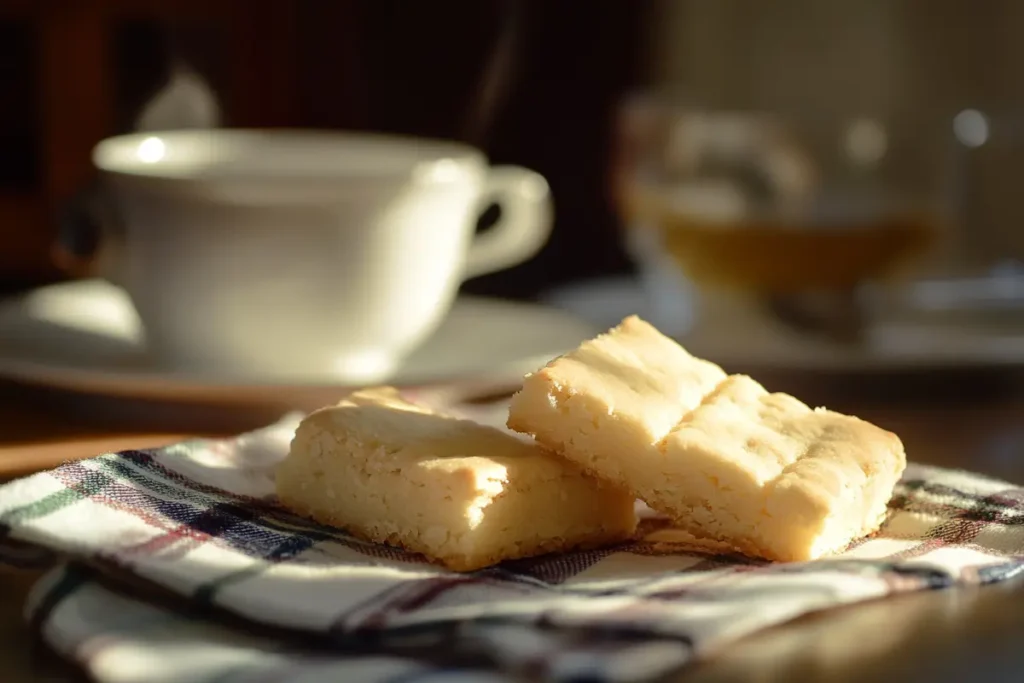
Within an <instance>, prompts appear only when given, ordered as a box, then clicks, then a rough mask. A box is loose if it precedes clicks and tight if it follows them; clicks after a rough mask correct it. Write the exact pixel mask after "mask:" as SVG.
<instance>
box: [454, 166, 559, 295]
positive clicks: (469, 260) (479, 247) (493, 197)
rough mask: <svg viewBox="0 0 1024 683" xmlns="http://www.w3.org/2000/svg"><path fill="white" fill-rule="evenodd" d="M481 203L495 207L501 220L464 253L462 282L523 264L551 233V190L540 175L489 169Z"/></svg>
mask: <svg viewBox="0 0 1024 683" xmlns="http://www.w3.org/2000/svg"><path fill="white" fill-rule="evenodd" d="M484 201H485V202H486V203H490V202H493V203H496V204H498V205H499V206H500V207H501V218H500V219H498V222H497V223H496V224H495V225H493V226H492V227H491V228H490V229H489V230H487V231H486V232H484V233H483V234H482V235H477V236H476V237H475V238H474V240H473V243H472V244H471V245H470V247H469V252H468V253H467V254H466V264H465V267H464V269H463V279H468V278H471V277H476V276H477V275H484V274H486V273H493V272H494V271H497V270H502V269H505V268H509V267H511V266H514V265H517V264H519V263H522V262H523V261H525V260H527V259H528V258H530V257H531V256H533V255H534V254H536V253H537V252H538V251H540V248H541V247H543V246H544V243H545V242H547V240H548V236H549V235H550V234H551V226H552V223H553V221H554V210H553V206H552V203H551V191H550V189H549V188H548V183H547V181H546V180H544V177H543V176H541V175H540V174H539V173H535V172H534V171H531V170H529V169H526V168H522V167H521V166H495V167H493V168H491V169H490V174H489V176H488V179H487V186H486V188H485V190H484Z"/></svg>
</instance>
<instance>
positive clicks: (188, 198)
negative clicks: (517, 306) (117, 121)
mask: <svg viewBox="0 0 1024 683" xmlns="http://www.w3.org/2000/svg"><path fill="white" fill-rule="evenodd" d="M93 162H94V164H95V165H96V167H97V168H98V169H99V171H100V179H101V181H102V187H103V192H102V194H101V197H102V198H103V200H104V201H102V202H99V203H98V206H100V207H102V208H103V209H104V210H105V211H106V215H105V216H103V217H102V218H100V219H99V221H98V222H99V223H100V224H101V225H102V226H103V230H102V233H103V240H102V244H101V245H100V246H101V248H100V249H99V251H98V255H99V258H98V263H99V267H100V273H101V274H102V275H104V276H106V277H107V278H108V279H110V280H111V281H113V282H115V283H116V284H119V285H121V286H122V287H124V289H125V290H126V291H127V292H128V294H129V295H130V296H131V299H132V301H133V302H134V304H135V307H136V309H137V310H138V313H139V317H140V318H141V320H142V322H143V325H144V327H145V331H146V337H147V343H148V344H149V345H150V346H151V348H152V349H153V350H154V351H155V352H156V353H158V354H159V355H160V356H162V357H164V358H165V359H166V360H167V362H170V363H173V364H174V365H175V366H181V367H186V368H189V369H195V370H200V371H203V372H210V373H217V374H220V375H244V376H247V377H251V376H253V375H254V374H258V375H259V376H266V377H267V378H268V379H283V380H297V379H324V378H330V379H334V380H342V381H348V382H355V383H358V382H377V381H382V380H385V379H386V378H387V377H388V376H389V375H390V374H391V373H392V372H393V371H394V370H395V368H396V366H397V365H398V364H399V363H400V362H401V361H402V359H403V358H404V357H405V356H406V355H407V354H408V353H410V352H411V351H412V350H413V349H415V348H416V347H417V346H418V345H419V344H420V343H421V342H422V341H424V339H425V338H426V337H427V336H429V335H430V333H431V332H432V331H433V330H434V329H435V327H436V326H437V325H438V324H439V323H440V321H441V320H442V318H443V317H444V315H445V313H446V312H447V311H448V309H449V306H450V305H451V303H452V301H453V299H454V297H455V295H456V293H457V290H458V287H459V284H460V283H461V282H462V281H463V280H464V279H466V278H468V277H471V276H474V275H479V274H482V273H488V272H492V271H496V270H501V269H503V268H507V267H509V266H512V265H515V264H517V263H519V262H522V261H524V260H526V259H527V258H529V257H531V256H532V255H533V254H535V253H536V252H537V251H538V250H539V249H540V247H541V246H542V245H543V244H544V242H545V241H546V240H547V237H548V234H549V232H550V229H551V213H552V212H551V202H550V197H549V192H548V186H547V183H546V182H545V181H544V179H543V178H542V177H541V176H540V175H538V174H537V173H534V172H533V171H529V170H527V169H524V168H519V167H512V166H498V167H493V168H490V167H488V165H487V161H486V159H485V158H484V156H483V155H482V154H481V153H480V152H479V151H477V150H475V149H473V148H471V147H468V146H466V145H462V144H458V143H453V142H441V141H433V140H422V139H415V138H402V137H392V136H377V135H370V134H361V133H336V132H316V131H249V130H230V129H220V130H188V131H174V132H166V133H146V134H139V135H126V136H120V137H114V138H109V139H107V140H104V141H102V142H101V143H99V145H97V147H96V148H95V150H94V152H93ZM492 202H493V203H497V204H498V205H499V206H500V207H501V210H502V213H501V219H500V220H499V221H498V223H497V224H496V225H495V226H494V227H493V228H491V229H489V230H487V231H486V232H484V233H482V234H481V235H479V236H474V228H475V226H476V221H477V219H478V217H479V215H480V212H481V211H482V210H483V209H484V208H486V206H488V205H489V204H490V203H492ZM95 208H96V205H94V206H93V209H94V210H95Z"/></svg>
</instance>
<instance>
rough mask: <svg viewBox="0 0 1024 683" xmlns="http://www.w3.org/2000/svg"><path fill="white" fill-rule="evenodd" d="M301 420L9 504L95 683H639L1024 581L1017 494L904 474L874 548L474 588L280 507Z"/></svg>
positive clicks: (624, 552)
mask: <svg viewBox="0 0 1024 683" xmlns="http://www.w3.org/2000/svg"><path fill="white" fill-rule="evenodd" d="M298 418H299V416H296V415H292V416H288V417H286V418H285V419H283V420H282V421H281V422H280V423H278V424H276V425H273V426H271V427H268V428H266V429H263V430H260V431H258V432H254V433H251V434H246V435H242V436H240V437H237V438H235V439H227V440H199V441H192V442H188V443H182V444H178V445H175V446H170V447H167V448H162V449H158V450H152V451H128V452H123V453H112V454H106V455H102V456H99V457H97V458H93V459H90V460H86V461H81V462H73V463H67V464H65V465H63V466H62V467H59V468H57V469H55V470H53V471H50V472H45V473H41V474H37V475H34V476H32V477H28V478H25V479H22V480H19V481H16V482H12V483H10V484H8V485H6V486H4V487H2V488H0V525H2V526H0V534H2V536H3V537H4V539H5V544H6V546H7V551H8V552H7V553H6V555H7V556H9V557H10V558H14V559H19V560H20V561H23V562H24V561H28V560H29V559H31V558H32V551H33V549H42V550H45V551H47V552H50V553H54V554H56V555H57V556H59V557H61V558H65V560H66V563H65V564H64V565H63V566H62V567H60V568H58V569H56V570H54V571H53V572H52V573H51V574H50V575H48V577H47V578H46V579H45V580H44V581H42V582H41V583H40V584H39V585H38V586H37V587H36V589H35V590H34V593H33V596H32V598H31V600H30V604H29V605H28V606H27V613H28V615H29V618H30V619H31V620H32V623H33V624H34V625H35V626H36V627H37V628H38V629H39V630H40V633H41V634H42V636H43V638H44V639H46V640H47V641H48V642H49V643H50V644H51V645H52V646H53V647H54V648H55V649H56V650H57V651H59V652H61V653H63V654H64V655H65V656H67V657H68V658H69V659H71V660H73V661H75V662H77V663H79V664H80V665H81V666H82V667H84V668H85V669H86V670H87V672H88V673H89V674H90V675H91V676H92V677H93V678H94V679H95V680H97V681H101V682H110V683H114V682H117V683H120V682H122V681H164V680H167V681H170V680H174V681H197V682H204V683H205V682H211V683H212V681H226V680H230V681H249V680H259V681H277V680H281V681H299V680H310V681H313V680H332V679H334V680H346V681H357V682H360V681H366V682H367V683H378V682H380V683H383V682H385V681H399V680H400V681H431V680H448V681H505V680H534V681H536V680H551V681H569V680H573V681H578V680H588V681H590V680H593V681H633V680H642V679H646V678H651V677H656V676H659V675H663V674H665V673H667V672H670V671H672V670H673V669H676V668H678V667H681V666H683V665H685V664H686V663H687V662H690V661H693V659H694V658H696V657H699V656H701V655H704V654H706V653H709V652H711V651H713V650H714V649H715V648H718V647H721V646H722V645H723V644H725V643H728V642H730V641H732V640H734V639H736V638H739V637H741V636H743V635H746V634H749V633H751V632H753V631H756V630H758V629H762V628H765V627H767V626H770V625H772V624H777V623H779V622H782V621H786V620H789V619H792V618H794V617H797V616H799V615H801V614H805V613H808V612H811V611H816V610H822V609H826V608H829V607H834V606H837V605H842V604H847V603H851V602H856V601H860V600H868V599H874V598H880V597H883V596H886V595H891V594H894V593H897V592H901V591H909V590H919V589H930V588H944V587H948V586H952V585H955V584H978V583H987V582H994V581H1000V580H1004V579H1007V578H1009V577H1011V576H1014V575H1016V574H1020V573H1022V572H1024V490H1022V489H1020V488H1015V487H1013V486H1011V485H1009V484H1007V483H1004V482H999V481H994V480H990V479H986V478H983V477H979V476H976V475H972V474H968V473H964V472H956V471H949V470H940V469H935V468H929V467H922V466H914V465H911V466H910V467H908V469H907V472H906V475H905V477H904V479H903V481H902V482H901V483H900V485H899V488H898V490H897V491H896V494H895V496H894V498H893V500H892V503H891V515H890V517H889V519H888V520H887V522H886V523H885V525H884V527H883V529H882V530H881V532H880V533H879V534H878V535H877V536H876V537H874V538H872V539H869V540H867V541H864V542H862V543H860V544H858V545H856V546H855V547H852V548H850V549H849V550H848V551H847V552H846V553H844V554H843V555H841V556H837V557H835V558H831V559H828V560H822V561H817V562H809V563H802V564H769V563H763V562H755V561H751V560H744V559H741V558H723V557H718V558H710V557H707V556H701V555H695V554H691V553H688V552H687V551H686V549H685V548H684V547H682V546H679V545H676V544H675V543H674V542H673V538H672V531H671V530H670V529H667V528H663V526H661V525H662V524H663V523H661V522H659V521H658V520H657V519H651V520H647V521H646V522H645V529H646V530H647V533H646V535H645V536H644V537H643V538H641V540H639V541H636V542H633V543H630V544H626V545H622V546H618V547H614V548H607V549H604V550H598V551H588V552H578V553H571V554H566V555H558V556H548V557H542V558H536V559H531V560H522V561H516V562H510V563H506V564H504V565H502V566H499V567H494V568H490V569H487V570H483V571H479V572H476V573H473V574H468V575H460V574H454V573H450V572H447V571H445V570H443V569H439V568H437V567H434V566H431V565H429V564H425V563H423V562H422V561H421V560H419V559H418V558H417V557H414V556H410V555H408V554H406V553H404V552H402V551H399V550H395V549H391V548H387V547H383V546H376V545H372V544H368V543H365V542H362V541H360V540H357V539H355V538H352V537H351V536H349V535H347V534H345V533H344V532H341V531H339V530H337V529H332V528H328V527H324V526H320V525H317V524H314V523H312V522H309V521H308V520H305V519H301V518H298V517H296V516H294V515H292V514H290V513H288V512H287V511H284V510H282V509H280V508H279V507H277V506H276V504H275V501H274V498H273V494H272V492H273V478H272V477H273V468H274V465H275V463H276V462H278V461H279V460H280V459H281V458H282V457H283V456H284V455H285V453H286V451H287V445H288V442H289V440H290V438H291V436H292V433H293V431H294V428H295V426H296V424H297V421H298Z"/></svg>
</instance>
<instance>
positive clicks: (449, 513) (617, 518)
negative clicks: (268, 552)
mask: <svg viewBox="0 0 1024 683" xmlns="http://www.w3.org/2000/svg"><path fill="white" fill-rule="evenodd" d="M277 495H278V498H279V499H280V501H281V502H282V503H283V504H284V505H285V506H286V507H288V508H290V509H292V510H293V511H295V512H297V513H299V514H301V515H305V516H308V517H311V518H313V519H315V520H317V521H319V522H321V523H324V524H329V525H334V526H338V527H343V528H345V529H347V530H349V531H350V532H352V533H353V534H356V535H358V536H360V537H362V538H365V539H367V540H370V541H374V542H378V543H388V544H391V545H395V546H400V547H403V548H405V549H407V550H410V551H413V552H416V553H420V554H422V555H424V556H426V557H427V558H430V559H433V560H435V561H438V562H440V563H442V564H444V565H446V566H447V567H449V568H451V569H454V570H456V571H471V570H474V569H479V568H482V567H486V566H489V565H492V564H495V563H497V562H500V561H502V560H507V559H513V558H521V557H527V556H531V555H538V554H542V553H546V552H554V551H563V550H569V549H572V548H581V547H594V546H598V545H604V544H608V543H614V542H618V541H623V540H626V539H628V538H630V537H631V536H632V535H633V533H634V531H635V530H636V524H637V520H636V514H635V512H634V502H635V498H634V497H633V496H632V495H631V494H629V493H628V492H626V491H625V490H624V489H623V488H621V487H618V486H614V485H612V484H608V483H604V482H601V481H600V480H598V479H596V478H593V477H591V476H589V475H586V474H584V473H583V472H582V471H581V470H580V469H579V468H578V467H576V466H575V465H572V464H570V463H568V462H566V461H564V460H563V459H561V458H557V457H556V456H554V455H553V454H551V453H550V452H548V451H546V450H545V449H543V448H541V447H540V446H538V445H536V444H534V443H532V442H528V441H525V440H523V439H521V438H519V437H517V436H515V435H512V434H509V433H506V432H504V431H501V430H498V429H495V428H493V427H487V426H484V425H480V424H477V423H475V422H471V421H469V420H462V419H457V418H454V417H451V416H447V415H443V414H440V413H436V412H433V411H431V410H428V409H426V408H424V407H420V406H417V405H414V404H412V403H409V402H407V401H405V400H404V399H403V398H401V396H400V395H399V393H398V392H397V391H396V390H394V389H392V388H390V387H380V388H375V389H368V390H363V391H360V392H357V393H355V394H353V395H351V396H350V397H348V398H347V399H346V400H344V401H342V402H341V403H339V404H338V405H336V406H333V407H328V408H323V409H321V410H318V411H316V412H314V413H312V414H311V415H310V416H308V417H307V418H306V419H305V420H304V421H303V422H302V423H301V425H300V426H299V428H298V430H297V432H296V435H295V439H294V440H293V442H292V447H291V452H290V453H289V455H288V457H287V459H286V460H285V461H284V462H283V463H282V464H281V465H280V466H279V468H278V471H277Z"/></svg>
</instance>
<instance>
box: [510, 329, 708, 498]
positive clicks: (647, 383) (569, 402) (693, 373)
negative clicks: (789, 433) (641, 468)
mask: <svg viewBox="0 0 1024 683" xmlns="http://www.w3.org/2000/svg"><path fill="white" fill-rule="evenodd" d="M725 377H726V374H725V372H724V371H723V370H722V369H721V368H720V367H718V366H717V365H715V364H714V363H710V362H708V361H705V360H701V359H699V358H695V357H693V356H691V355H690V354H689V353H688V352H687V351H686V350H685V349H684V348H683V347H681V346H680V345H679V344H677V343H676V342H674V341H672V340H671V339H669V338H668V337H666V336H665V335H663V334H662V333H661V332H659V331H658V330H656V329H655V328H654V327H653V326H652V325H650V324H649V323H646V322H644V321H643V320H641V319H640V318H638V317H636V316H631V317H629V318H626V319H625V320H623V321H622V323H621V324H620V325H619V326H618V327H615V328H613V329H612V330H610V331H609V332H607V333H606V334H602V335H600V336H598V337H597V338H596V339H591V340H590V341H586V342H584V343H583V344H582V345H581V346H580V347H579V348H578V349H576V350H574V351H572V352H570V353H567V354H565V355H564V356H560V357H558V358H556V359H554V360H553V361H551V362H550V363H548V365H547V366H546V367H544V368H541V369H540V370H538V371H537V372H535V373H533V374H532V375H528V376H527V378H526V380H525V381H524V383H523V387H522V389H521V390H520V391H519V392H518V393H517V394H516V395H515V396H513V397H512V404H511V409H510V411H509V418H508V427H509V428H510V429H513V430H515V431H517V432H522V433H526V434H532V435H534V436H535V437H536V438H537V440H538V441H540V442H541V443H542V444H545V445H548V446H553V447H555V448H556V449H557V450H559V451H562V450H566V449H567V448H568V449H571V450H573V451H574V452H580V453H593V454H595V455H594V457H595V458H598V459H601V460H602V461H603V462H602V463H601V464H600V467H594V466H593V465H594V464H595V463H590V462H586V461H584V462H582V464H584V465H585V466H587V467H590V468H591V469H593V470H594V471H595V472H600V473H601V475H602V476H605V477H607V478H610V479H612V480H614V481H623V480H624V479H625V478H624V477H623V476H622V475H621V474H620V472H619V469H620V467H619V466H620V464H623V463H620V458H626V457H627V456H628V454H629V453H630V452H632V451H634V450H636V447H637V444H646V445H647V446H653V445H654V444H656V443H657V442H658V441H660V440H661V439H663V438H664V437H665V435H666V434H668V433H669V431H671V429H672V428H673V427H675V426H676V425H677V424H679V421H680V420H681V419H683V416H684V415H686V414H687V413H689V412H690V411H691V410H693V409H694V408H696V407H697V405H699V404H700V402H701V401H702V400H703V398H704V397H705V396H707V395H708V394H709V393H711V392H712V391H714V389H715V387H716V386H718V384H719V383H720V382H721V381H722V380H724V379H725ZM599 453H618V454H621V456H618V457H616V458H614V459H606V458H605V456H603V455H598V454H599Z"/></svg>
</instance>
